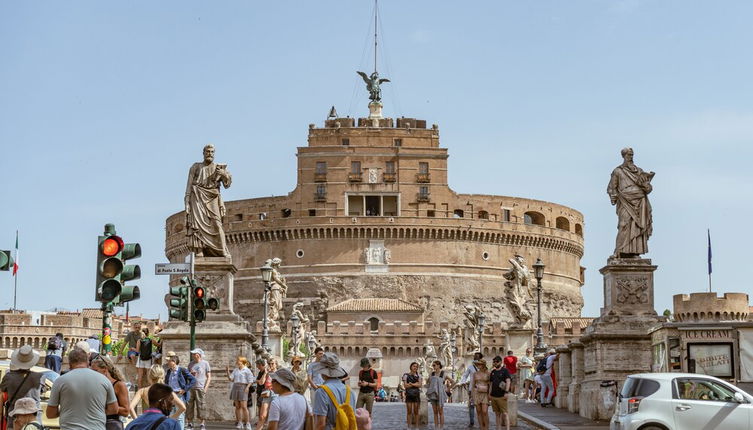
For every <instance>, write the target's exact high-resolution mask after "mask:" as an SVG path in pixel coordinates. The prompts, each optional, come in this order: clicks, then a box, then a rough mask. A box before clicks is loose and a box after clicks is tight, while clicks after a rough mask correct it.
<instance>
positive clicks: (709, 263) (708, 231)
mask: <svg viewBox="0 0 753 430" xmlns="http://www.w3.org/2000/svg"><path fill="white" fill-rule="evenodd" d="M706 234H707V237H708V240H709V242H708V243H709V250H708V251H709V253H708V254H709V257H708V258H709V260H708V266H709V293H710V292H711V229H706Z"/></svg>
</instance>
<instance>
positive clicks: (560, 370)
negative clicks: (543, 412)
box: [554, 346, 572, 408]
mask: <svg viewBox="0 0 753 430" xmlns="http://www.w3.org/2000/svg"><path fill="white" fill-rule="evenodd" d="M557 354H558V360H557V362H558V364H556V366H557V372H556V375H557V396H556V397H555V398H554V405H555V406H556V407H558V408H567V402H568V397H569V393H570V383H571V382H572V366H571V364H570V354H571V353H570V348H568V347H566V346H560V347H559V348H557Z"/></svg>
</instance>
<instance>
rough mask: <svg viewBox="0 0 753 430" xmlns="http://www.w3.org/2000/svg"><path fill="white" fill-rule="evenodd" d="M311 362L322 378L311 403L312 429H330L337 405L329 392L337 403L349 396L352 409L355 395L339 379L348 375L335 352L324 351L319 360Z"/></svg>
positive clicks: (332, 426)
mask: <svg viewBox="0 0 753 430" xmlns="http://www.w3.org/2000/svg"><path fill="white" fill-rule="evenodd" d="M313 364H314V366H312V371H313V373H314V374H319V375H321V377H322V379H323V380H324V382H323V383H322V384H321V385H320V386H319V388H318V389H317V390H316V394H315V395H314V404H313V405H312V410H313V414H314V429H316V430H331V429H332V428H334V427H335V420H336V417H337V405H335V404H334V403H333V402H332V399H330V393H331V394H332V397H334V399H335V400H337V402H338V404H343V403H345V399H346V398H347V397H350V404H351V407H352V408H353V410H355V409H356V396H353V395H352V393H351V392H350V387H347V386H346V385H345V384H344V383H343V382H342V380H341V378H344V377H345V376H347V375H348V372H346V371H345V369H343V368H342V367H340V359H339V358H338V357H337V354H335V353H333V352H325V353H324V354H322V356H321V358H320V359H319V361H317V362H315V363H313ZM328 391H329V392H328Z"/></svg>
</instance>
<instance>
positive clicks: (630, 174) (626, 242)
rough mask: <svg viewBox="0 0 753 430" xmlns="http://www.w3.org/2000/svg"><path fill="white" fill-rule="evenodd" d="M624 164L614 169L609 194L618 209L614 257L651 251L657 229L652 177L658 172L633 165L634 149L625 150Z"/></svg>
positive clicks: (623, 151)
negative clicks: (653, 204) (651, 238)
mask: <svg viewBox="0 0 753 430" xmlns="http://www.w3.org/2000/svg"><path fill="white" fill-rule="evenodd" d="M621 154H622V158H623V159H624V161H623V163H622V164H620V165H619V166H617V167H616V168H615V169H614V170H613V171H612V177H611V178H610V179H609V185H608V186H607V194H609V201H610V202H611V203H612V205H615V206H616V209H617V240H616V244H615V248H614V254H613V255H612V257H616V258H634V257H638V256H640V255H641V254H645V253H647V252H648V238H649V237H651V233H652V232H653V226H652V216H651V203H649V201H648V195H649V193H651V190H652V187H651V180H652V179H653V178H654V175H655V173H654V172H648V173H646V172H644V171H643V170H641V168H640V167H638V166H636V165H635V164H633V148H623V149H622V151H621Z"/></svg>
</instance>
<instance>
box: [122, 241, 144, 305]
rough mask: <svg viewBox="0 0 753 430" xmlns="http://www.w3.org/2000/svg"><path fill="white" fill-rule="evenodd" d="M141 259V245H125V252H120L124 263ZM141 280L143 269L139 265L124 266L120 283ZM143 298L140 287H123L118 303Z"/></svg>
mask: <svg viewBox="0 0 753 430" xmlns="http://www.w3.org/2000/svg"><path fill="white" fill-rule="evenodd" d="M139 257H141V245H140V244H138V243H126V244H123V250H122V251H121V252H120V259H121V261H122V262H123V263H125V262H126V261H128V260H130V259H133V258H139ZM139 278H141V267H139V265H138V264H124V266H123V271H122V272H121V273H120V283H121V285H122V284H125V283H126V282H128V281H132V280H135V279H139ZM140 297H141V291H140V290H139V287H137V286H135V285H133V286H130V285H123V287H122V288H121V290H120V297H118V303H125V302H130V301H131V300H137V299H139V298H140Z"/></svg>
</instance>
